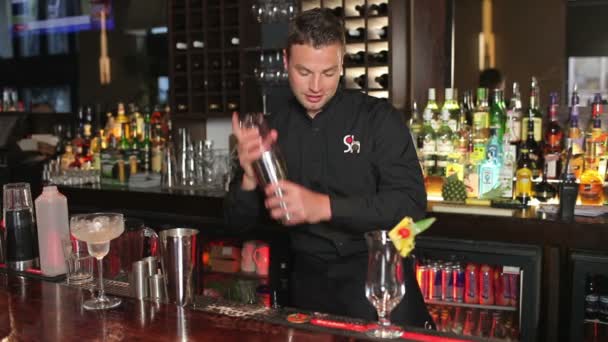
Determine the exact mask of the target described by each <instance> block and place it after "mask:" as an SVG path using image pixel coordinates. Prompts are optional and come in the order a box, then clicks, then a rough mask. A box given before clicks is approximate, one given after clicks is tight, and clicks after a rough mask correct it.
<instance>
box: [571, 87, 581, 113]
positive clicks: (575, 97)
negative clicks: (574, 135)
mask: <svg viewBox="0 0 608 342" xmlns="http://www.w3.org/2000/svg"><path fill="white" fill-rule="evenodd" d="M580 100H581V99H580V98H579V97H578V84H576V83H574V87H573V88H572V96H571V97H570V106H571V108H570V109H571V110H572V107H574V106H578V105H579V103H580Z"/></svg>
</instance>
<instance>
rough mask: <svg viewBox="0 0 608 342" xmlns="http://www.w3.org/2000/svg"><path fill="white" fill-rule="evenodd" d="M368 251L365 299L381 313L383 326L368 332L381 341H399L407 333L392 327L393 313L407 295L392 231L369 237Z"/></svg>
mask: <svg viewBox="0 0 608 342" xmlns="http://www.w3.org/2000/svg"><path fill="white" fill-rule="evenodd" d="M365 240H366V242H367V248H368V253H369V256H368V263H367V279H366V281H365V296H366V297H367V299H368V300H369V301H370V302H371V303H372V305H373V306H374V307H375V308H376V310H377V312H378V321H379V326H378V327H377V328H374V329H372V330H370V331H368V332H367V334H368V335H370V336H373V337H379V338H397V337H400V336H401V335H402V334H403V330H402V329H401V328H399V327H397V326H391V321H390V318H389V315H390V312H391V311H392V310H393V309H394V308H395V307H396V306H397V304H399V302H401V299H402V298H403V296H404V295H405V282H404V279H403V267H402V261H401V256H400V255H399V252H397V249H395V245H393V242H392V241H391V239H390V238H389V236H388V231H385V230H376V231H372V232H368V233H366V234H365Z"/></svg>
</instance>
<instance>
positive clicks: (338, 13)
mask: <svg viewBox="0 0 608 342" xmlns="http://www.w3.org/2000/svg"><path fill="white" fill-rule="evenodd" d="M331 11H332V13H333V14H334V15H335V16H336V17H338V18H342V17H343V16H344V8H342V6H338V7H334V8H333V9H332V10H331Z"/></svg>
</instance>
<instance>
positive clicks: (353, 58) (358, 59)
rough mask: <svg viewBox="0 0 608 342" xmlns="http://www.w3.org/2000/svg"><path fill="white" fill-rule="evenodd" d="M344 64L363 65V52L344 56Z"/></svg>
mask: <svg viewBox="0 0 608 342" xmlns="http://www.w3.org/2000/svg"><path fill="white" fill-rule="evenodd" d="M345 57H346V63H348V64H358V65H359V64H363V63H365V51H358V52H356V53H347V54H346V56H345Z"/></svg>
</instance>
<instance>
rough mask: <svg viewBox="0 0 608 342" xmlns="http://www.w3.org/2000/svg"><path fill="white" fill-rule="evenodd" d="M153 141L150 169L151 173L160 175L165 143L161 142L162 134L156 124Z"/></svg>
mask: <svg viewBox="0 0 608 342" xmlns="http://www.w3.org/2000/svg"><path fill="white" fill-rule="evenodd" d="M154 131H155V133H154V140H153V142H152V160H151V168H152V172H153V173H160V172H161V171H162V167H163V153H164V148H165V143H164V141H163V132H162V128H161V123H160V122H158V123H157V124H156V125H155V126H154Z"/></svg>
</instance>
